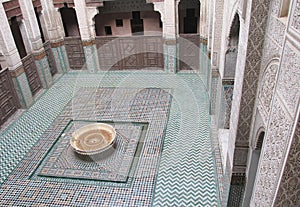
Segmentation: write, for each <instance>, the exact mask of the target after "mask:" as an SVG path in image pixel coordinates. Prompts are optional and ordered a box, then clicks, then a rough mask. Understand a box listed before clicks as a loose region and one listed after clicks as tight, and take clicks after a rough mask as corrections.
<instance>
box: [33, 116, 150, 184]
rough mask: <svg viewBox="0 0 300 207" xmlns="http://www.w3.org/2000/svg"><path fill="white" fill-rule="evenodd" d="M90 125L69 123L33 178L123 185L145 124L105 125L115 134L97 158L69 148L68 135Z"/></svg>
mask: <svg viewBox="0 0 300 207" xmlns="http://www.w3.org/2000/svg"><path fill="white" fill-rule="evenodd" d="M100 122H101V121H100ZM91 123H95V122H91V121H73V120H72V121H70V122H69V123H68V124H67V126H66V127H65V129H64V130H63V134H62V135H60V136H59V138H58V139H57V141H56V142H55V144H54V146H53V147H52V148H51V151H50V152H49V153H48V155H47V156H46V157H45V159H44V160H43V161H42V163H41V166H40V167H39V168H38V170H37V171H36V172H35V174H36V176H43V177H57V178H72V179H88V180H99V181H111V182H127V179H128V176H129V172H130V169H131V168H132V164H133V160H134V159H136V161H137V160H138V158H139V153H136V152H137V147H138V144H139V143H141V145H140V147H142V143H143V140H144V135H145V133H142V132H143V130H146V129H147V124H146V123H144V124H143V123H132V122H122V123H121V122H119V123H108V124H111V125H112V126H113V127H114V128H115V130H116V132H117V135H116V142H115V144H114V145H113V147H112V148H110V149H109V150H107V151H105V152H103V153H101V154H97V155H92V156H87V155H80V154H78V153H76V152H75V151H74V150H73V149H72V147H71V145H70V139H71V138H72V133H73V132H74V131H75V130H76V129H78V128H80V127H83V126H85V125H88V124H91ZM101 123H103V122H101ZM104 123H107V122H104ZM140 139H141V140H140Z"/></svg>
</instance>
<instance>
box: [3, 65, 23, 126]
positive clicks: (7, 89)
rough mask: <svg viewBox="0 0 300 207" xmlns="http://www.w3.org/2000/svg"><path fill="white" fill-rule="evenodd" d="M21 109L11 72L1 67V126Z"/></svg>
mask: <svg viewBox="0 0 300 207" xmlns="http://www.w3.org/2000/svg"><path fill="white" fill-rule="evenodd" d="M19 107H20V105H19V101H18V97H17V94H16V92H15V88H14V86H13V82H12V79H11V76H10V73H9V70H8V69H7V68H6V69H3V70H1V66H0V126H1V125H2V124H3V123H4V122H5V121H6V120H7V119H8V118H9V117H10V116H12V115H13V114H14V113H15V112H16V111H17V109H18V108H19Z"/></svg>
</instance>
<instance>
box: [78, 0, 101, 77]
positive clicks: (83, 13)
mask: <svg viewBox="0 0 300 207" xmlns="http://www.w3.org/2000/svg"><path fill="white" fill-rule="evenodd" d="M74 4H75V10H76V14H77V19H78V24H79V30H80V36H81V40H82V46H83V51H84V55H85V60H86V67H87V69H88V71H90V72H95V71H97V70H100V67H99V62H98V53H97V47H96V44H95V36H94V33H91V29H90V26H92V24H91V23H90V22H92V21H91V20H90V18H92V17H90V16H89V15H88V13H87V7H86V2H85V0H74ZM95 11H96V10H95ZM96 13H97V12H96ZM96 13H95V14H96Z"/></svg>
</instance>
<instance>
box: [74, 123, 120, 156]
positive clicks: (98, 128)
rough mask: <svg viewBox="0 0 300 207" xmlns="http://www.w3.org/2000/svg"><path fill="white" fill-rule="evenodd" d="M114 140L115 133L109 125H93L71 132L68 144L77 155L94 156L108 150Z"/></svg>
mask: <svg viewBox="0 0 300 207" xmlns="http://www.w3.org/2000/svg"><path fill="white" fill-rule="evenodd" d="M115 139H116V131H115V129H114V128H113V127H112V126H111V125H109V124H104V123H94V124H89V125H86V126H83V127H81V128H79V129H77V130H76V131H75V132H73V133H72V139H71V140H70V144H71V146H72V147H73V149H74V150H75V152H77V153H79V154H82V155H94V154H98V153H101V152H104V151H106V150H107V149H109V148H110V147H111V146H112V145H113V144H114V142H115Z"/></svg>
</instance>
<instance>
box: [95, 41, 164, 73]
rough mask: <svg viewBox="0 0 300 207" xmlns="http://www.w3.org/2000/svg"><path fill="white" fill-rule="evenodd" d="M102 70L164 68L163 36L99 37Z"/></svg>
mask: <svg viewBox="0 0 300 207" xmlns="http://www.w3.org/2000/svg"><path fill="white" fill-rule="evenodd" d="M96 45H97V50H98V57H99V63H100V68H101V69H102V70H138V69H157V68H159V69H163V67H164V61H163V40H162V38H161V37H154V36H153V37H150V36H147V37H146V36H140V37H121V38H114V37H108V38H107V37H98V38H97V39H96Z"/></svg>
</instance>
